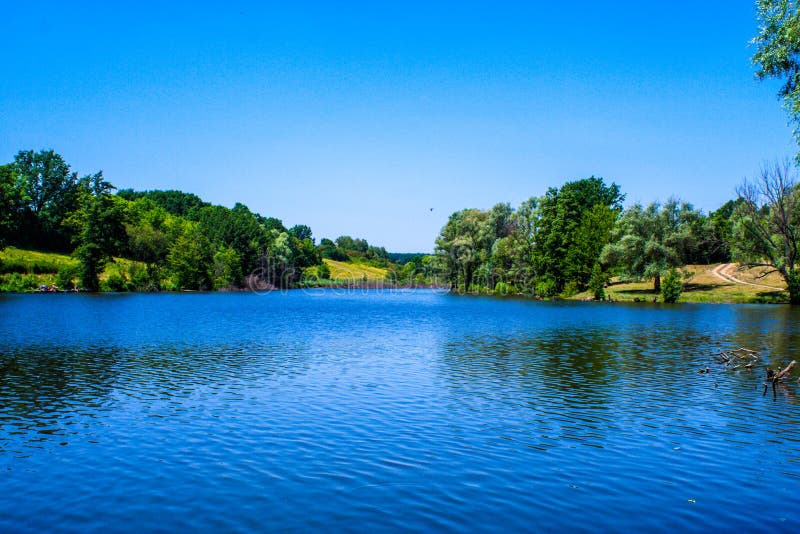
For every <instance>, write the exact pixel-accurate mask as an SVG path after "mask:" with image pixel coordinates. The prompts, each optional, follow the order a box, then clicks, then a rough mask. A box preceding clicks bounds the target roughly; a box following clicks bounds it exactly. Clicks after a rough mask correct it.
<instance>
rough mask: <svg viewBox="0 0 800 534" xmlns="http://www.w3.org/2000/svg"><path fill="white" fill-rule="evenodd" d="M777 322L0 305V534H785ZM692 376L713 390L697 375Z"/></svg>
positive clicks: (646, 313)
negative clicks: (749, 356) (366, 533)
mask: <svg viewBox="0 0 800 534" xmlns="http://www.w3.org/2000/svg"><path fill="white" fill-rule="evenodd" d="M799 321H800V312H798V311H797V310H793V309H792V308H790V307H788V306H771V307H770V306H753V305H750V306H745V305H741V306H734V305H677V306H658V305H649V304H648V305H642V304H639V305H635V306H634V305H623V304H597V303H542V302H525V301H515V300H494V299H488V298H470V297H455V296H450V295H443V294H440V293H438V292H435V291H396V292H380V291H359V292H344V291H333V290H330V291H310V292H303V291H293V292H289V293H271V294H267V295H255V294H168V295H96V296H90V295H61V294H56V295H5V296H0V510H1V511H2V512H1V513H0V531H6V532H7V531H21V532H26V531H30V532H39V531H50V532H52V531H75V532H77V531H79V532H92V531H107V530H109V529H111V530H114V531H130V532H133V531H141V530H151V531H175V530H185V529H202V530H224V531H250V530H259V531H265V530H269V531H272V530H289V531H296V530H309V529H323V528H324V529H347V530H353V529H358V530H367V529H369V530H373V529H379V530H398V529H413V530H422V529H425V530H429V529H443V530H453V531H475V530H505V529H514V530H556V529H559V530H560V529H569V530H570V531H596V530H608V529H612V530H617V531H619V530H623V531H632V530H640V529H648V530H654V531H665V532H666V531H675V530H676V529H680V530H692V531H695V530H711V529H716V530H718V529H721V530H728V531H731V530H745V529H746V530H748V531H767V530H769V531H774V530H776V529H777V530H778V531H797V530H798V529H799V528H800V506H799V505H800V463H799V462H800V419H799V418H798V402H797V398H796V396H795V395H796V393H797V386H796V384H788V385H787V386H786V387H782V388H779V389H778V390H777V392H776V395H775V396H774V397H773V395H772V392H771V391H770V392H769V393H768V394H767V395H766V396H762V386H761V383H762V372H763V370H762V369H761V368H759V369H758V370H757V371H737V372H731V371H725V370H723V369H721V368H720V367H719V366H718V365H716V364H714V363H713V360H712V359H711V353H713V352H716V351H719V350H721V349H732V348H736V347H739V346H746V347H750V348H755V349H759V350H763V351H764V353H763V357H762V359H763V364H760V367H762V366H763V365H766V364H771V365H773V366H777V365H778V364H780V363H781V362H784V361H787V360H790V359H792V358H794V357H796V355H797V354H798V348H800V326H798V325H799V324H800V322H799ZM706 366H709V367H710V368H711V373H709V374H699V373H698V369H700V368H704V367H706Z"/></svg>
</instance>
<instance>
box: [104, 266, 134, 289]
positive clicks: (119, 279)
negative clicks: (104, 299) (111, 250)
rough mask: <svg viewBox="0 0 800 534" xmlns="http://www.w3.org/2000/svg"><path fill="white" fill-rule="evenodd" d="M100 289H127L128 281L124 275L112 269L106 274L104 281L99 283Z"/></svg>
mask: <svg viewBox="0 0 800 534" xmlns="http://www.w3.org/2000/svg"><path fill="white" fill-rule="evenodd" d="M101 290H102V291H117V292H119V291H127V290H128V282H127V280H125V277H124V276H122V275H121V274H120V273H119V272H117V271H113V272H111V273H110V274H109V275H108V278H106V281H105V283H103V284H102V285H101Z"/></svg>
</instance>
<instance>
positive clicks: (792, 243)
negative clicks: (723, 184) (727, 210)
mask: <svg viewBox="0 0 800 534" xmlns="http://www.w3.org/2000/svg"><path fill="white" fill-rule="evenodd" d="M737 193H738V194H739V201H740V202H739V204H738V206H737V208H736V214H735V218H736V225H735V227H734V242H735V243H736V246H735V248H734V256H735V257H736V258H737V259H738V260H740V261H743V262H746V263H748V264H750V265H757V264H766V265H768V266H770V267H772V268H773V269H775V270H776V271H778V272H779V273H780V274H781V276H782V277H783V279H784V281H785V282H786V284H787V286H788V289H789V301H790V302H791V303H792V304H800V285H799V284H798V283H797V280H798V275H799V274H800V272H798V261H800V256H798V252H800V250H798V247H800V242H799V241H800V185H798V184H797V181H796V178H795V173H794V171H793V169H792V166H791V165H790V163H789V162H788V161H785V162H776V163H775V164H774V165H772V166H765V167H763V168H762V169H761V172H760V174H759V176H758V177H757V178H756V179H755V180H751V181H747V180H745V182H744V183H743V184H742V185H741V186H740V187H739V188H738V190H737Z"/></svg>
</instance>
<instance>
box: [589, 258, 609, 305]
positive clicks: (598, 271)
mask: <svg viewBox="0 0 800 534" xmlns="http://www.w3.org/2000/svg"><path fill="white" fill-rule="evenodd" d="M605 287H606V274H605V273H604V272H603V269H602V268H601V267H600V264H599V263H595V264H594V267H593V268H592V276H591V277H590V278H589V291H591V292H592V295H593V296H594V300H604V299H605V298H606V290H605Z"/></svg>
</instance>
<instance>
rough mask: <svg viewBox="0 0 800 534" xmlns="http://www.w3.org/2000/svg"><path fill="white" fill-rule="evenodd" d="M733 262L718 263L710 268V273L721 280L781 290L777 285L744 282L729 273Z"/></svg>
mask: <svg viewBox="0 0 800 534" xmlns="http://www.w3.org/2000/svg"><path fill="white" fill-rule="evenodd" d="M734 265H735V264H733V263H720V264H719V265H717V266H716V267H714V268H713V269H711V274H713V275H714V276H716V277H717V278H719V279H720V280H722V281H723V282H732V283H734V284H742V285H745V286H753V287H761V288H763V289H769V290H771V291H783V290H782V289H781V288H779V287H772V286H765V285H763V284H753V283H751V282H745V281H744V280H739V279H738V278H736V277H735V276H733V275H731V274H729V272H730V270H731V269H733V266H734Z"/></svg>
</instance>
